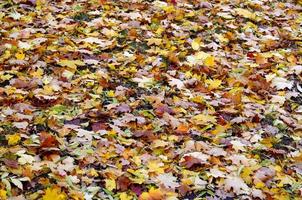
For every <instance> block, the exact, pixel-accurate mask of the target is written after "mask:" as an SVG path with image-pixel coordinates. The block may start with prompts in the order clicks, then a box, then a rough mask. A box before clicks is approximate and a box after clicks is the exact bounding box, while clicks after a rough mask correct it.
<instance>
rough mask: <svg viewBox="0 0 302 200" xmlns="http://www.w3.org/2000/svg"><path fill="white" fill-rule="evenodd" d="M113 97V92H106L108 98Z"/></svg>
mask: <svg viewBox="0 0 302 200" xmlns="http://www.w3.org/2000/svg"><path fill="white" fill-rule="evenodd" d="M114 95H115V93H114V91H113V90H110V91H108V92H107V96H108V97H114Z"/></svg>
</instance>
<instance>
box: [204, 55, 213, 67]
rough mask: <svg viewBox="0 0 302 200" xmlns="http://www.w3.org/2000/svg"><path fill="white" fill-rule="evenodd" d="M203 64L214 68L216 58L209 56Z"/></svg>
mask: <svg viewBox="0 0 302 200" xmlns="http://www.w3.org/2000/svg"><path fill="white" fill-rule="evenodd" d="M203 64H204V65H205V66H207V67H213V66H214V65H215V57H214V56H208V57H207V58H206V59H205V60H204V61H203Z"/></svg>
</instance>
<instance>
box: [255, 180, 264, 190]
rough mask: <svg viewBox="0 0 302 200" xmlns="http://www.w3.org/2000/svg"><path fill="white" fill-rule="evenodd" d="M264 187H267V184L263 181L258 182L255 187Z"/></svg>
mask: <svg viewBox="0 0 302 200" xmlns="http://www.w3.org/2000/svg"><path fill="white" fill-rule="evenodd" d="M264 187H265V184H264V183H263V182H261V181H260V182H258V183H256V185H255V188H257V189H260V188H264Z"/></svg>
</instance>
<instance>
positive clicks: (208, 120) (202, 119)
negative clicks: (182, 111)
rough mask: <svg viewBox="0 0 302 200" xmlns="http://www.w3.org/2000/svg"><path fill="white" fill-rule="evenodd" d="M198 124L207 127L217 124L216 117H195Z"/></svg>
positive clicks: (202, 115) (194, 119) (200, 115)
mask: <svg viewBox="0 0 302 200" xmlns="http://www.w3.org/2000/svg"><path fill="white" fill-rule="evenodd" d="M193 121H194V122H195V123H196V124H201V125H206V124H208V123H216V117H215V116H211V115H204V114H199V115H195V116H194V117H193Z"/></svg>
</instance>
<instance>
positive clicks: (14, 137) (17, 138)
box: [6, 134, 21, 145]
mask: <svg viewBox="0 0 302 200" xmlns="http://www.w3.org/2000/svg"><path fill="white" fill-rule="evenodd" d="M6 139H7V142H8V145H16V144H18V142H19V141H20V139H21V137H20V135H19V134H14V135H8V136H6Z"/></svg>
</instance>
